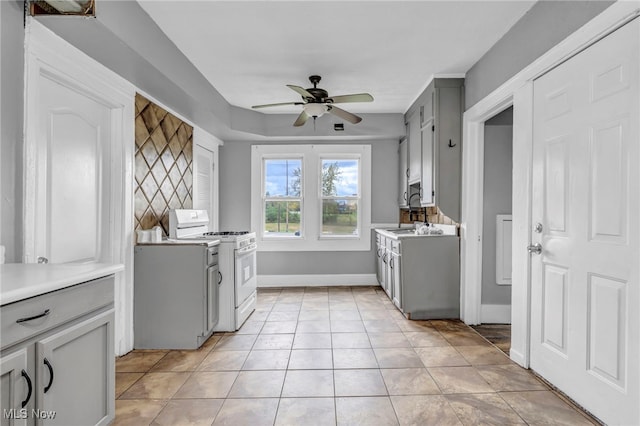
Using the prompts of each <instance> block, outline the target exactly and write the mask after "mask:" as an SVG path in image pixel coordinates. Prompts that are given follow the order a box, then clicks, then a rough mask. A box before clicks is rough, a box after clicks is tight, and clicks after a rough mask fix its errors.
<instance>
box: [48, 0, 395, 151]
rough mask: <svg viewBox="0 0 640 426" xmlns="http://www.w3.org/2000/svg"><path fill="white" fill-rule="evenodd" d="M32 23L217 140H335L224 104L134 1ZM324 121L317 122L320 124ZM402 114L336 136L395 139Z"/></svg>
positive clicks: (373, 117)
mask: <svg viewBox="0 0 640 426" xmlns="http://www.w3.org/2000/svg"><path fill="white" fill-rule="evenodd" d="M38 20H39V21H40V22H41V23H43V24H44V25H45V26H47V27H48V28H49V29H51V30H52V31H53V32H55V33H56V34H58V35H59V36H60V37H62V38H64V39H65V40H67V41H68V42H69V43H71V44H72V45H74V46H75V47H77V48H78V49H80V50H82V51H83V52H84V53H86V54H87V55H89V56H91V57H92V58H94V59H95V60H97V61H98V62H100V63H101V64H103V65H105V66H106V67H107V68H109V69H111V70H113V71H115V72H116V73H117V74H119V75H120V76H122V77H123V78H125V79H126V80H128V81H130V82H131V83H133V84H134V85H135V86H136V87H138V88H139V89H141V90H142V91H144V92H146V93H147V94H149V95H150V96H152V97H153V98H155V100H157V101H158V102H159V103H161V104H163V105H165V106H167V107H169V108H170V109H171V110H173V111H174V112H176V113H178V114H179V115H182V116H183V117H185V118H186V119H187V120H189V121H191V122H192V123H194V124H196V125H197V126H199V127H201V128H202V129H204V130H206V131H208V132H209V133H211V134H213V135H215V136H217V137H218V138H220V139H222V140H232V139H233V140H237V139H244V140H255V139H256V138H257V137H260V136H265V137H281V138H284V137H297V138H299V137H301V136H303V137H317V136H318V135H320V136H329V137H335V132H334V131H333V127H331V128H329V127H328V126H325V127H322V126H319V128H318V129H317V132H313V129H312V126H304V127H296V128H294V127H293V126H291V123H293V122H294V121H295V119H296V115H293V114H292V115H290V116H289V115H280V114H263V113H261V112H257V111H252V110H247V109H242V108H238V107H235V106H232V105H230V104H229V103H228V102H227V101H226V100H225V99H224V98H223V97H222V95H220V93H219V92H218V91H217V90H216V89H215V88H214V87H213V86H212V85H211V84H210V83H209V82H208V81H207V80H206V78H205V77H204V76H203V75H202V74H201V73H200V71H198V70H197V69H196V68H195V67H194V66H193V64H192V63H191V61H189V59H188V58H187V57H186V56H185V55H184V54H183V53H182V52H181V51H180V50H179V49H178V48H177V47H176V46H175V44H173V42H172V41H171V40H169V38H168V37H167V36H166V35H165V34H164V33H163V32H162V31H161V30H160V28H159V27H158V26H157V25H156V23H155V22H154V21H153V20H152V19H151V18H150V17H149V15H147V13H146V12H145V11H144V10H143V9H142V8H141V7H140V5H139V4H138V3H137V2H135V1H102V2H100V4H99V5H98V7H97V9H96V18H95V19H78V18H77V17H60V16H52V17H51V16H50V17H39V18H38ZM326 122H327V120H323V123H326ZM403 134H404V123H403V122H402V114H364V115H363V122H362V123H361V124H359V125H358V126H350V125H348V124H347V125H346V126H345V130H344V132H342V134H341V137H345V138H346V137H349V136H353V137H362V136H366V137H371V138H379V139H381V138H385V137H386V138H389V137H398V138H399V137H400V136H402V135H403Z"/></svg>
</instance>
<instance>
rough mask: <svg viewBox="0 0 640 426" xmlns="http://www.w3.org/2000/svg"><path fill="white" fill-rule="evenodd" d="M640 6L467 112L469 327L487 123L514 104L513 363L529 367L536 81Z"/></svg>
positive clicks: (554, 53) (587, 31) (475, 306)
mask: <svg viewBox="0 0 640 426" xmlns="http://www.w3.org/2000/svg"><path fill="white" fill-rule="evenodd" d="M639 7H640V2H638V1H629V2H626V1H619V2H616V3H614V4H613V5H611V6H610V7H608V8H607V9H605V10H604V11H603V12H602V13H601V14H600V15H598V16H596V17H595V18H594V19H592V20H591V21H589V22H588V23H587V24H585V25H584V26H583V27H581V28H580V29H578V30H577V31H575V32H574V33H573V34H571V35H570V36H569V37H567V38H566V39H565V40H563V41H562V42H560V43H559V44H557V45H556V46H555V47H553V48H551V49H550V50H549V51H548V52H547V53H545V54H544V55H542V56H541V57H539V58H538V59H536V60H535V61H534V62H533V63H531V64H530V65H529V66H527V67H526V68H524V69H523V70H522V71H520V72H519V73H518V74H516V75H515V76H513V77H512V78H511V79H509V80H508V81H507V82H505V83H504V84H502V86H500V87H498V88H497V89H496V90H494V91H493V92H492V93H490V94H489V95H488V96H486V97H485V98H484V99H482V100H481V101H479V102H478V103H477V104H475V105H474V106H473V107H471V108H469V110H467V111H466V112H465V113H464V117H463V141H464V142H463V147H464V148H463V151H462V170H463V176H462V182H463V183H462V220H461V232H460V235H461V264H460V269H461V271H460V285H461V289H460V312H461V316H462V319H463V321H464V322H465V323H467V324H478V323H479V322H480V302H481V300H480V294H481V293H480V289H481V283H482V201H483V200H482V193H483V185H484V184H483V158H484V122H485V121H486V120H487V119H489V118H491V117H492V116H494V115H495V114H496V113H498V112H500V111H502V110H504V109H505V108H507V107H509V106H510V105H513V107H514V114H513V194H512V195H513V213H512V214H513V239H512V247H513V271H512V280H513V285H512V296H511V297H512V301H511V307H512V309H511V354H510V355H511V359H512V360H514V361H515V362H517V363H518V364H520V365H522V366H523V367H528V366H529V339H530V337H529V336H530V334H529V333H530V325H529V322H530V281H529V279H530V276H529V254H528V253H527V251H526V246H527V245H528V242H529V239H530V229H531V219H530V210H531V209H530V202H531V150H532V146H533V140H532V117H533V110H532V108H533V106H532V100H533V91H532V82H533V80H534V79H535V78H536V77H538V76H540V75H542V74H544V73H545V72H547V71H548V70H550V69H552V68H553V67H555V66H557V65H558V64H560V63H562V62H563V61H565V60H567V59H568V58H570V57H571V56H573V55H575V54H576V53H578V52H580V51H581V50H583V49H585V48H586V47H588V46H590V45H591V44H593V43H594V42H595V41H597V40H599V39H600V38H602V37H604V36H605V35H606V34H608V33H610V32H611V31H612V30H614V29H616V28H618V27H620V26H621V25H623V24H624V23H626V22H628V21H629V20H631V19H633V18H634V17H636V16H638V15H640V9H639Z"/></svg>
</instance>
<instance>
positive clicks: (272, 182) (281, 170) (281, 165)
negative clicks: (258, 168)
mask: <svg viewBox="0 0 640 426" xmlns="http://www.w3.org/2000/svg"><path fill="white" fill-rule="evenodd" d="M264 165H265V167H264V170H265V179H264V190H265V194H264V195H265V196H267V197H300V183H301V179H302V160H301V159H277V160H265V162H264Z"/></svg>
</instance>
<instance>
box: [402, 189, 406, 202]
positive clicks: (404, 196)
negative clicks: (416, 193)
mask: <svg viewBox="0 0 640 426" xmlns="http://www.w3.org/2000/svg"><path fill="white" fill-rule="evenodd" d="M402 197H403V198H404V200H405V201H407V191H404V194H402Z"/></svg>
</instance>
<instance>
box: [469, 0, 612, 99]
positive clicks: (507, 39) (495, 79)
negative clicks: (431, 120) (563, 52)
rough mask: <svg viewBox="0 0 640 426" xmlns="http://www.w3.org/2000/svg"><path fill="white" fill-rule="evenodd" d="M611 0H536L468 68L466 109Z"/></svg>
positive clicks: (602, 8) (563, 37)
mask: <svg viewBox="0 0 640 426" xmlns="http://www.w3.org/2000/svg"><path fill="white" fill-rule="evenodd" d="M613 3H615V2H613V1H577V0H569V1H538V2H537V3H536V4H534V5H533V7H532V8H531V9H530V10H529V11H528V12H527V13H526V14H525V15H524V16H523V17H522V18H520V20H519V21H518V22H516V24H515V25H514V26H513V27H511V29H510V30H509V31H508V32H507V33H506V34H505V35H504V36H503V37H502V38H501V39H500V40H498V42H497V43H496V44H495V45H494V46H493V47H491V49H489V51H488V52H487V53H486V54H485V55H484V56H483V57H482V58H480V60H479V61H478V62H476V64H475V65H474V66H473V67H471V69H470V70H469V71H467V75H466V80H465V86H466V101H465V104H466V109H469V108H471V107H472V106H473V105H475V104H476V102H478V101H479V100H481V99H482V98H484V97H485V96H487V95H488V94H489V93H491V92H492V91H493V90H495V89H496V88H498V87H499V86H500V85H501V84H502V83H504V82H505V81H507V80H508V79H509V78H511V77H513V76H514V75H515V74H517V73H518V71H520V70H522V69H523V68H525V67H526V66H527V65H529V64H530V63H532V62H533V61H534V60H535V59H537V58H538V57H540V56H541V55H542V54H544V53H545V52H547V51H548V50H549V49H550V48H552V47H553V46H555V45H556V44H558V43H559V42H560V41H562V40H564V39H565V38H566V37H567V36H568V35H570V34H571V33H573V32H574V31H576V30H577V29H578V28H580V27H581V26H583V25H584V24H585V23H587V22H588V21H590V20H591V19H592V18H594V17H595V16H596V15H598V14H600V12H602V11H603V10H604V9H606V8H607V7H609V6H610V5H612V4H613Z"/></svg>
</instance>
